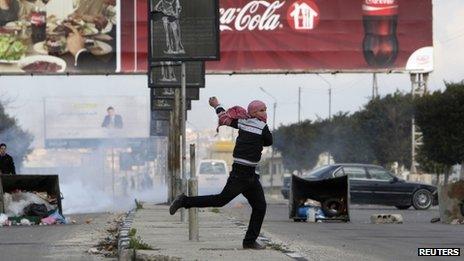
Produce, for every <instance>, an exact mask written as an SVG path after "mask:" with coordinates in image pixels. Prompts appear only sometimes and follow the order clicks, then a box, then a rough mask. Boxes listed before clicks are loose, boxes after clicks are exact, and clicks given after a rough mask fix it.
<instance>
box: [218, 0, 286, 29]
mask: <svg viewBox="0 0 464 261" xmlns="http://www.w3.org/2000/svg"><path fill="white" fill-rule="evenodd" d="M284 4H285V1H282V2H281V1H274V2H267V1H250V2H248V3H247V4H246V5H245V6H243V7H242V8H235V7H232V8H227V9H225V8H220V9H219V14H220V15H221V17H220V19H219V21H220V26H219V29H220V30H221V31H232V30H236V31H243V30H248V31H253V30H260V31H263V30H265V31H269V30H274V29H276V28H278V27H282V25H281V24H280V14H278V13H277V10H278V9H279V8H281V7H282V6H283V5H284ZM263 10H264V11H263Z"/></svg>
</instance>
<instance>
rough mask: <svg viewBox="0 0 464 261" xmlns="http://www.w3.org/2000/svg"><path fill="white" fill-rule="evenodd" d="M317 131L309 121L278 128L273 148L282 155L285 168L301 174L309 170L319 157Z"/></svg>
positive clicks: (275, 132)
mask: <svg viewBox="0 0 464 261" xmlns="http://www.w3.org/2000/svg"><path fill="white" fill-rule="evenodd" d="M316 139H317V130H316V127H315V125H314V124H312V123H311V121H309V120H307V121H303V122H302V123H300V124H291V125H289V126H280V127H279V128H278V129H277V130H276V131H274V145H273V146H274V148H275V149H276V150H278V151H280V152H281V153H282V158H283V163H284V166H285V168H287V169H289V170H297V171H299V172H301V171H302V170H304V169H311V168H312V167H313V166H314V164H315V163H316V161H317V159H318V156H319V153H320V151H319V149H318V148H317V147H316V144H315V140H316Z"/></svg>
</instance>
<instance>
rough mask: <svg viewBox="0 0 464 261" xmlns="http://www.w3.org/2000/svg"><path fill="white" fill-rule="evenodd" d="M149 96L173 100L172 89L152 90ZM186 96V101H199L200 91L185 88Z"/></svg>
mask: <svg viewBox="0 0 464 261" xmlns="http://www.w3.org/2000/svg"><path fill="white" fill-rule="evenodd" d="M151 95H152V97H154V98H157V99H174V88H152V89H151ZM186 95H187V99H188V100H199V99H200V89H198V88H187V89H186Z"/></svg>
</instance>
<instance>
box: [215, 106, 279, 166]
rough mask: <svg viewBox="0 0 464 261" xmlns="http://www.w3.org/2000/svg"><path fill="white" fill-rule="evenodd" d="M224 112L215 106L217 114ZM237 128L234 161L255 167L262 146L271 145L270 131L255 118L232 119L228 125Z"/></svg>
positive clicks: (221, 108) (259, 157) (220, 107)
mask: <svg viewBox="0 0 464 261" xmlns="http://www.w3.org/2000/svg"><path fill="white" fill-rule="evenodd" d="M223 112H225V110H224V108H223V107H222V106H221V105H219V106H217V107H216V113H217V114H218V116H219V115H220V114H221V113H223ZM229 126H230V127H232V128H235V129H238V137H237V140H236V142H235V148H234V153H233V156H234V163H237V164H240V165H245V166H250V167H256V165H258V162H259V160H260V159H261V152H262V151H263V146H271V145H272V133H271V132H270V131H269V127H268V126H267V124H266V123H265V122H263V121H260V120H259V119H257V118H250V119H237V120H233V121H232V122H231V124H230V125H229Z"/></svg>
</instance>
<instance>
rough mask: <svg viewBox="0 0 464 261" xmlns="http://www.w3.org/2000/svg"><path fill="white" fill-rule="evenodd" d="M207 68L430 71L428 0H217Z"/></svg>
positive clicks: (215, 70)
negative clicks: (216, 51)
mask: <svg viewBox="0 0 464 261" xmlns="http://www.w3.org/2000/svg"><path fill="white" fill-rule="evenodd" d="M219 12H220V30H221V60H220V61H217V62H216V61H214V62H207V64H206V70H207V72H209V73H272V72H280V73H285V72H375V71H380V72H390V71H405V70H411V71H418V72H425V71H431V70H432V69H433V47H432V46H433V39H432V2H431V0H343V1H340V0H287V1H282V0H264V1H250V0H221V1H220V10H219Z"/></svg>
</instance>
